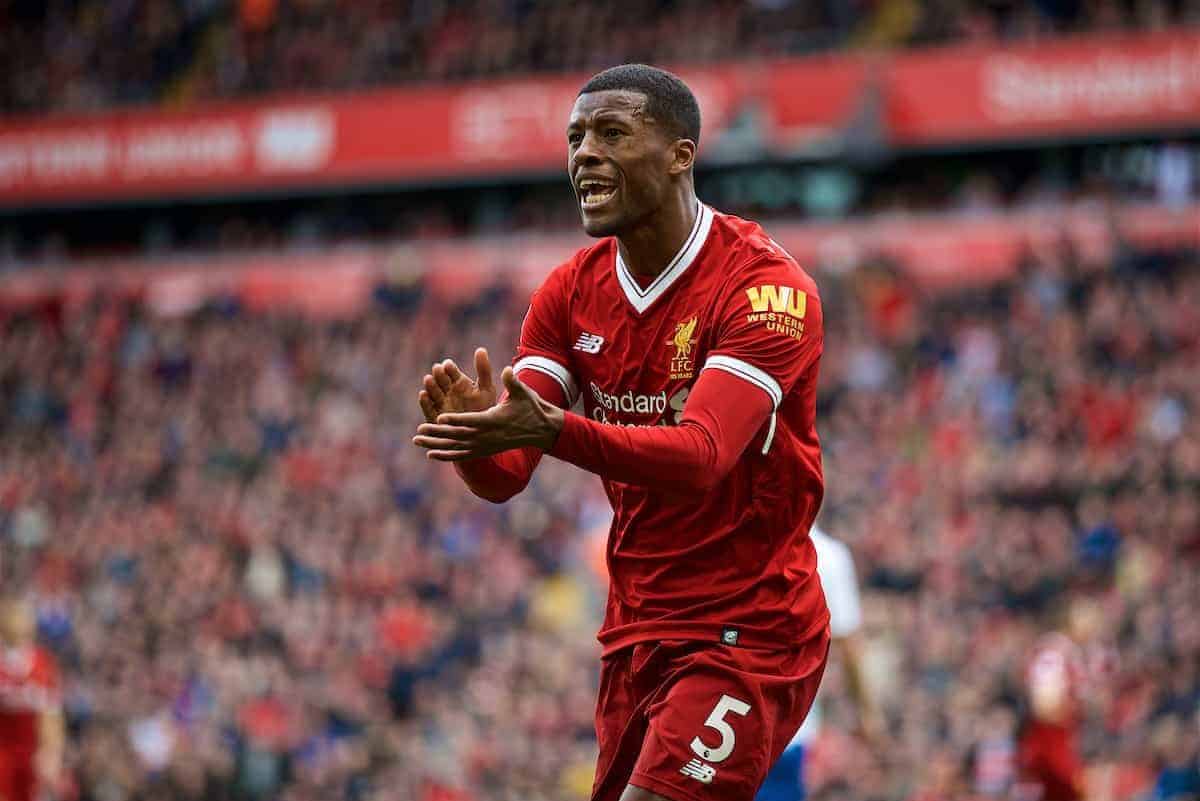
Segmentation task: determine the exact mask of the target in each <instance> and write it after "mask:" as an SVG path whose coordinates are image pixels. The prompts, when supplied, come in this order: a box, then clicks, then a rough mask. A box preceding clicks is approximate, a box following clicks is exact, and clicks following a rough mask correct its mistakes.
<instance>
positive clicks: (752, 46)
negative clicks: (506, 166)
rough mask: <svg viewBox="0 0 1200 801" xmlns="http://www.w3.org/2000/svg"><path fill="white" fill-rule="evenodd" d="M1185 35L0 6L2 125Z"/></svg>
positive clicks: (1119, 14)
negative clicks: (855, 50)
mask: <svg viewBox="0 0 1200 801" xmlns="http://www.w3.org/2000/svg"><path fill="white" fill-rule="evenodd" d="M1198 22H1200V2H1197V0H988V2H966V0H822V2H808V1H807V0H719V1H718V2H709V1H707V0H637V2H624V3H620V4H614V3H599V2H588V3H561V2H557V0H469V1H467V2H445V1H444V0H437V1H434V0H408V1H407V2H381V1H380V0H371V1H370V2H366V1H364V0H236V2H235V0H125V1H124V2H107V1H106V0H54V2H41V1H40V0H38V1H37V2H33V1H32V0H3V2H0V113H7V112H22V111H23V112H31V111H32V112H42V111H50V110H54V111H86V110H92V109H100V108H103V109H107V108H111V107H113V106H120V105H129V104H154V103H169V104H181V103H188V102H193V101H198V100H209V99H214V98H231V97H239V96H246V95H252V94H257V93H262V92H279V91H294V90H305V91H310V90H337V89H346V88H359V87H366V86H378V85H382V84H396V83H402V82H408V81H417V80H445V79H451V78H468V77H477V76H495V75H503V74H516V73H530V72H538V71H546V70H553V71H562V70H581V71H586V70H594V69H599V68H602V67H605V66H609V65H611V64H615V63H621V62H629V61H646V60H651V59H653V60H654V61H655V62H662V63H668V64H681V63H688V62H698V61H713V60H717V59H724V58H732V57H738V58H744V57H746V56H773V55H780V54H786V53H804V52H813V51H819V50H827V49H831V48H842V47H848V46H849V47H894V46H908V45H919V44H929V43H939V42H947V41H960V40H983V41H990V40H997V39H1004V40H1012V39H1029V38H1033V37H1037V36H1040V35H1045V34H1051V33H1066V32H1074V31H1081V30H1089V31H1097V30H1099V31H1110V30H1131V29H1132V30H1147V29H1151V30H1152V29H1161V28H1163V27H1165V26H1168V25H1171V24H1189V23H1192V24H1194V23H1198Z"/></svg>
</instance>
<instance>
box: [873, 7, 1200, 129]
mask: <svg viewBox="0 0 1200 801" xmlns="http://www.w3.org/2000/svg"><path fill="white" fill-rule="evenodd" d="M883 95H884V98H885V103H886V108H887V114H886V120H887V122H886V125H887V131H888V134H889V137H890V138H891V140H892V141H893V142H895V143H899V144H912V145H924V144H932V143H943V142H972V141H980V140H983V141H987V140H1001V139H1013V138H1032V137H1039V136H1063V135H1071V134H1077V135H1078V134H1099V133H1115V132H1121V131H1130V130H1147V129H1169V128H1185V127H1190V128H1191V129H1192V130H1195V129H1196V128H1198V127H1200V32H1197V31H1195V30H1192V31H1190V32H1179V33H1161V34H1154V35H1147V36H1122V37H1115V36H1114V37H1080V38H1076V39H1068V40H1061V41H1054V42H1039V43H1031V44H1027V45H1021V46H1018V47H1008V48H1003V49H1000V48H994V47H980V48H955V49H946V50H931V51H924V52H920V51H918V52H913V53H908V54H905V55H904V56H902V57H896V58H893V59H892V60H891V62H890V64H889V66H888V68H887V70H886V71H885V72H884V84H883Z"/></svg>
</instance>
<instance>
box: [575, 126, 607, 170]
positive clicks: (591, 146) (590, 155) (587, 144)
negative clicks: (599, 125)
mask: <svg viewBox="0 0 1200 801" xmlns="http://www.w3.org/2000/svg"><path fill="white" fill-rule="evenodd" d="M599 163H600V153H599V151H598V150H597V147H596V137H595V135H594V134H593V133H592V132H591V131H586V132H584V134H583V139H582V140H581V141H580V143H579V147H577V148H575V153H574V154H572V156H571V173H572V174H574V173H575V171H576V170H578V169H579V168H580V167H591V166H595V165H596V164H599Z"/></svg>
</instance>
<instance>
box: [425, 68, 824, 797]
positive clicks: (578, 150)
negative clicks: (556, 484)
mask: <svg viewBox="0 0 1200 801" xmlns="http://www.w3.org/2000/svg"><path fill="white" fill-rule="evenodd" d="M699 137H700V109H699V106H698V105H697V103H696V99H695V97H694V96H693V95H692V92H691V91H690V90H689V89H688V87H687V86H686V85H685V84H684V83H683V82H682V81H681V80H679V79H678V78H677V77H675V76H674V75H671V74H670V73H667V72H663V71H662V70H658V69H655V68H653V67H647V66H644V65H625V66H621V67H614V68H613V69H610V70H606V71H604V72H602V73H600V74H598V75H596V76H594V77H593V78H592V79H591V80H589V81H588V83H587V84H586V85H585V86H584V87H583V89H582V90H581V91H580V93H579V95H578V97H577V99H576V102H575V107H574V109H573V110H572V111H571V114H570V118H569V120H568V123H567V127H566V143H567V152H568V157H567V169H568V173H569V176H570V179H571V183H572V186H573V187H574V190H575V194H576V197H577V199H578V204H579V209H580V216H581V218H582V221H583V226H584V229H585V230H586V231H587V232H588V233H589V234H590V235H592V236H594V237H597V238H599V239H600V241H599V242H598V243H597V244H595V245H593V246H592V247H589V248H585V249H583V250H581V251H579V252H578V253H576V254H575V255H574V256H573V257H572V258H571V259H569V260H568V261H567V262H566V263H564V264H562V265H560V266H559V267H558V268H556V269H555V270H554V271H553V272H552V273H551V274H550V275H549V277H547V278H546V280H545V282H544V283H543V284H542V286H541V288H540V289H538V291H537V292H535V293H534V295H533V299H532V301H531V304H530V308H529V312H528V314H527V315H526V318H525V322H524V325H523V326H522V330H521V340H520V344H519V347H518V353H517V358H516V360H515V362H514V363H513V365H512V366H511V367H506V368H505V369H504V371H503V373H502V375H501V383H502V384H503V389H504V395H503V397H497V387H496V386H495V385H494V383H493V378H492V367H491V364H490V362H489V360H488V357H487V353H486V352H485V351H483V350H482V349H480V350H478V351H476V354H475V370H476V376H477V377H476V379H475V380H472V379H471V378H469V377H467V376H466V375H464V374H463V372H462V371H461V370H460V369H459V368H458V366H457V365H456V364H454V363H453V362H452V361H449V360H447V361H445V362H442V363H440V364H437V365H434V367H433V369H432V370H431V372H430V374H429V375H427V376H425V382H424V389H423V390H421V392H420V404H421V408H422V411H423V413H424V416H425V419H426V421H427V422H426V423H424V424H422V425H421V426H419V427H418V432H417V436H416V437H415V438H414V442H415V443H416V444H417V445H419V446H421V447H423V448H426V449H428V456H429V457H430V458H432V459H437V460H443V461H450V462H454V463H455V466H456V468H457V470H458V472H459V474H460V475H461V477H462V478H463V480H464V481H465V482H466V484H467V486H468V487H470V489H471V490H472V491H473V492H474V493H475V494H477V495H479V496H481V497H483V498H486V499H488V500H491V501H494V502H502V501H504V500H507V499H508V498H510V497H512V496H513V495H515V494H516V493H518V492H520V491H521V490H522V489H523V488H524V487H525V485H526V483H527V482H528V481H529V478H530V475H531V474H532V472H533V470H534V468H535V467H536V465H537V464H538V461H539V460H540V459H541V457H542V456H543V455H544V454H546V453H549V454H550V455H552V456H554V457H556V458H559V459H562V460H565V461H568V462H571V463H573V464H575V465H577V466H579V467H582V468H583V469H585V470H589V471H591V472H593V473H596V474H598V475H599V476H600V477H601V478H602V479H603V480H604V488H605V491H606V492H607V494H608V497H609V500H610V502H611V504H612V507H613V512H614V515H613V524H612V528H611V530H610V532H609V539H608V545H607V554H606V557H607V564H608V571H609V575H610V577H611V582H610V585H609V597H608V602H607V607H606V612H605V619H604V623H603V625H602V627H601V630H600V633H599V639H600V642H601V645H602V646H603V651H602V664H601V676H600V696H599V700H598V703H597V709H596V731H597V736H598V739H599V745H600V758H599V761H598V763H597V767H596V776H595V781H594V784H593V789H592V798H593V800H594V801H660V800H661V799H669V801H750V800H751V799H752V798H753V797H754V794H755V791H756V790H757V789H758V787H759V785H760V784H761V783H762V781H763V778H764V777H765V776H766V774H767V772H768V770H769V769H770V767H771V765H772V763H774V762H775V760H776V759H777V758H778V757H779V755H780V753H782V751H783V749H784V747H785V746H786V745H787V743H788V741H789V740H791V738H792V735H793V734H795V732H796V730H797V728H799V726H800V724H801V722H802V721H803V720H804V717H805V714H806V713H807V712H808V709H809V706H810V705H811V704H812V700H813V696H814V695H815V694H816V691H817V685H818V684H819V683H820V678H821V674H822V671H823V670H824V666H825V659H826V655H827V652H828V650H829V612H828V610H827V608H826V605H825V598H824V595H823V594H822V591H821V585H820V581H819V579H818V578H817V575H816V554H815V550H814V547H813V544H812V542H811V541H810V539H809V536H808V531H809V528H810V526H811V525H812V522H813V518H814V517H815V516H816V513H817V510H818V508H819V507H820V504H821V498H822V495H823V492H824V481H823V477H822V473H821V451H820V446H819V444H818V441H817V434H816V428H815V417H816V388H817V371H818V365H819V361H820V356H821V351H822V346H823V328H822V315H821V303H820V299H819V297H818V295H817V288H816V286H815V285H814V284H813V281H812V279H811V278H809V276H808V275H807V274H806V273H805V272H804V271H803V270H802V269H801V268H800V267H799V266H798V265H797V264H796V262H795V261H793V260H792V258H791V257H790V256H789V255H788V254H787V253H786V252H784V251H783V249H782V248H780V247H779V245H778V244H776V243H775V242H774V241H773V240H772V239H771V238H770V237H769V236H768V235H767V234H766V233H765V232H764V231H763V230H762V228H760V227H759V226H758V225H756V224H755V223H752V222H748V221H746V220H742V219H739V218H737V217H732V216H729V215H726V214H722V213H720V212H717V211H715V210H713V209H711V208H709V207H707V206H705V205H704V204H703V203H701V202H700V201H699V200H698V199H697V197H696V193H695V189H694V182H693V177H692V168H693V165H694V161H695V157H696V146H697V142H698V141H699ZM581 398H582V406H583V413H582V414H575V413H571V412H569V411H566V410H569V409H571V408H572V407H573V406H575V404H576V402H577V401H578V400H580V399H581Z"/></svg>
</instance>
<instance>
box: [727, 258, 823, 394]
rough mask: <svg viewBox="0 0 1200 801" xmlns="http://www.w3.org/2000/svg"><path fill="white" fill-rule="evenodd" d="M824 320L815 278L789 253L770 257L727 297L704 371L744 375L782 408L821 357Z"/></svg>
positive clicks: (741, 278)
mask: <svg viewBox="0 0 1200 801" xmlns="http://www.w3.org/2000/svg"><path fill="white" fill-rule="evenodd" d="M822 322H823V321H822V316H821V303H820V299H819V298H818V297H817V292H816V285H815V284H814V283H813V281H812V279H811V278H809V277H808V275H806V274H805V273H804V271H803V270H801V269H800V267H799V266H798V265H796V263H795V262H793V261H792V260H791V259H790V258H788V257H787V256H786V255H783V254H780V255H778V256H775V255H772V256H769V257H764V258H763V259H761V260H760V261H759V262H757V263H756V264H754V265H752V266H750V267H748V268H746V269H745V270H743V271H742V272H741V275H740V276H739V277H738V279H737V280H736V281H734V282H733V284H732V286H731V288H730V289H729V291H728V292H727V294H726V295H725V298H724V299H723V303H722V308H721V310H720V323H719V325H718V333H717V339H716V342H715V344H714V346H713V348H712V349H711V350H710V351H709V354H708V358H707V359H706V360H705V362H704V368H703V369H706V370H707V369H718V370H724V371H725V372H728V373H732V374H734V375H736V376H738V377H740V378H742V379H743V380H745V381H746V382H748V383H750V384H753V385H754V386H756V387H758V388H759V389H761V390H762V391H763V392H765V393H767V395H769V396H770V398H771V403H772V406H773V407H774V408H776V409H778V408H779V405H780V404H781V403H783V399H784V398H785V397H787V395H788V393H790V392H791V391H792V388H793V387H794V386H795V385H796V383H797V382H798V381H799V380H800V378H801V377H802V376H804V375H805V374H806V373H808V372H809V369H810V368H811V367H812V366H813V365H814V364H815V363H816V361H817V359H818V358H819V357H820V355H821V349H822V347H823V343H824V329H823V325H822Z"/></svg>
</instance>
